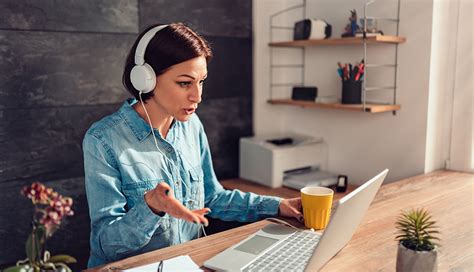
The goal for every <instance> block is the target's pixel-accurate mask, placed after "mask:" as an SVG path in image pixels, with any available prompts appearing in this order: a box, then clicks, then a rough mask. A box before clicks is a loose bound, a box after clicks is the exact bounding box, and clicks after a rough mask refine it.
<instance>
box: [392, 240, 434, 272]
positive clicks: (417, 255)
mask: <svg viewBox="0 0 474 272" xmlns="http://www.w3.org/2000/svg"><path fill="white" fill-rule="evenodd" d="M412 271H413V272H414V271H416V272H436V271H438V249H437V248H435V249H434V250H432V251H416V250H412V249H408V248H406V247H405V246H404V245H402V244H401V243H399V244H398V252H397V272H412Z"/></svg>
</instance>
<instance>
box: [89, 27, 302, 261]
mask: <svg viewBox="0 0 474 272" xmlns="http://www.w3.org/2000/svg"><path fill="white" fill-rule="evenodd" d="M211 58H212V52H211V49H210V48H209V46H208V44H207V42H206V41H205V40H204V39H203V38H202V37H200V36H199V35H197V34H196V33H195V32H193V31H192V30H191V29H189V28H188V27H186V26H184V25H183V24H170V25H164V26H156V25H155V26H151V27H149V28H148V29H146V30H145V31H144V32H143V33H142V34H140V35H139V37H138V39H137V41H136V42H135V44H134V45H133V47H132V49H131V50H130V52H129V54H128V57H127V60H126V64H125V70H124V73H123V83H124V86H125V88H126V89H127V90H128V91H129V92H130V94H131V95H132V96H133V97H134V98H131V99H128V100H126V101H125V102H124V103H123V105H122V107H121V108H120V109H119V110H118V111H117V112H115V113H113V114H112V115H110V116H107V117H105V118H103V119H102V120H100V121H98V122H96V123H94V124H93V125H92V127H91V128H90V129H89V130H88V131H87V133H86V135H85V137H84V142H83V150H84V168H85V181H86V192H87V200H88V203H89V211H90V217H91V238H90V243H91V256H90V259H89V264H88V266H89V267H94V266H98V265H101V264H104V263H108V262H111V261H115V260H119V259H122V258H125V257H128V256H132V255H137V254H140V253H144V252H147V251H151V250H155V249H159V248H163V247H167V246H170V245H175V244H179V243H183V242H186V241H189V240H192V239H195V238H197V237H198V235H199V233H200V231H201V228H202V225H206V226H207V224H208V220H207V219H206V218H205V215H207V216H210V217H213V218H219V219H222V220H227V221H231V220H238V221H242V222H243V221H256V220H259V219H262V218H265V217H269V216H276V215H278V214H279V215H281V216H288V217H295V218H297V219H301V213H300V212H299V210H300V207H301V200H300V199H299V198H295V199H280V198H277V197H270V196H259V195H256V194H252V193H243V192H240V191H238V190H234V191H229V190H224V189H223V187H222V186H221V185H220V184H219V182H218V181H217V178H216V176H215V174H214V169H213V166H212V160H211V153H210V150H209V145H208V142H207V137H206V134H205V132H204V129H203V127H202V124H201V122H200V121H199V118H198V117H197V115H196V114H195V113H194V111H195V110H196V108H197V107H198V104H199V103H200V102H201V94H202V88H203V87H202V86H203V82H204V80H205V79H206V78H207V64H208V62H209V61H210V60H211ZM152 128H153V129H152Z"/></svg>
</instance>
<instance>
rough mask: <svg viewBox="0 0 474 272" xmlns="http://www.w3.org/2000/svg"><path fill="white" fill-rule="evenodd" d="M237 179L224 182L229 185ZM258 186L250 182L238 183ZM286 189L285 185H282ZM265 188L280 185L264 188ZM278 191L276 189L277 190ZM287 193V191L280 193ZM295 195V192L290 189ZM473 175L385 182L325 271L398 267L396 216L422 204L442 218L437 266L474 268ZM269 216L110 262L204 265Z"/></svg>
mask: <svg viewBox="0 0 474 272" xmlns="http://www.w3.org/2000/svg"><path fill="white" fill-rule="evenodd" d="M235 182H236V180H233V181H227V182H223V183H224V184H225V186H229V187H230V186H231V185H229V184H234V183H235ZM240 188H241V189H243V190H246V189H248V190H254V189H252V187H248V188H245V187H244V186H243V187H240ZM283 189H284V190H286V189H285V188H283ZM266 190H269V191H268V192H267V193H268V194H272V193H275V192H278V189H266ZM274 190H277V191H274ZM282 193H283V194H284V192H282ZM286 193H289V194H290V195H284V196H285V197H292V196H294V195H293V193H291V192H286ZM473 195H474V175H473V174H468V173H461V172H451V171H437V172H433V173H429V174H426V175H420V176H416V177H412V178H408V179H404V180H402V181H399V182H394V183H390V184H386V185H383V186H382V188H381V189H380V190H379V192H378V193H377V196H376V197H375V200H374V202H373V203H372V205H371V206H370V207H369V210H368V211H367V213H366V215H365V216H364V219H363V220H362V223H361V225H360V226H359V228H358V230H357V231H356V233H355V234H354V236H353V237H352V239H351V241H350V242H349V244H348V245H347V246H346V247H345V248H344V249H342V250H341V251H340V252H339V253H338V254H337V255H336V256H335V257H334V258H333V259H332V260H331V261H329V263H327V264H326V266H325V267H323V269H322V271H394V270H395V262H396V254H397V243H396V241H395V240H394V237H395V235H394V233H395V227H394V225H395V220H396V218H397V216H398V214H399V213H400V211H401V210H406V209H411V208H420V207H424V208H427V209H429V210H430V211H431V213H432V215H433V218H434V219H436V220H437V221H438V224H439V226H440V231H441V235H440V237H441V243H442V247H441V250H440V255H439V260H438V270H439V271H448V270H449V271H472V267H474V254H473V249H474V226H473V224H474V220H473V219H474V218H473V205H474V203H473ZM267 224H271V222H269V221H266V220H264V221H259V222H256V223H252V224H249V225H246V226H243V227H239V228H235V229H231V230H228V231H224V232H221V233H217V234H214V235H210V236H208V237H204V238H201V239H197V240H194V241H191V242H188V243H185V244H181V245H176V246H172V247H168V248H165V249H160V250H156V251H152V252H149V253H146V254H142V255H138V256H135V257H131V258H128V259H124V260H121V261H118V262H114V263H111V264H108V265H106V266H104V267H102V269H95V270H93V269H92V270H90V271H106V269H104V268H107V267H118V268H122V269H124V268H130V267H135V266H140V265H144V264H149V263H153V262H156V261H159V260H162V259H168V258H172V257H176V256H180V255H190V256H191V258H192V259H193V260H194V261H195V262H196V263H197V264H198V265H200V266H202V265H203V263H204V261H206V260H208V259H209V258H211V257H213V256H215V255H216V254H218V253H219V252H221V251H223V250H224V249H226V248H228V247H229V246H231V245H233V244H236V243H238V242H239V241H241V240H243V239H245V238H246V237H248V236H249V235H250V234H252V233H254V232H256V231H257V230H258V229H260V228H262V227H263V226H265V225H267Z"/></svg>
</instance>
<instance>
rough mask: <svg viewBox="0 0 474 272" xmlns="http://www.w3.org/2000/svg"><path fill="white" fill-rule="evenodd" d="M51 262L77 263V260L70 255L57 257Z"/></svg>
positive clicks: (51, 259)
mask: <svg viewBox="0 0 474 272" xmlns="http://www.w3.org/2000/svg"><path fill="white" fill-rule="evenodd" d="M49 261H50V262H52V263H67V264H68V263H77V260H76V259H75V258H74V257H72V256H69V255H55V256H53V257H51V258H50V259H49Z"/></svg>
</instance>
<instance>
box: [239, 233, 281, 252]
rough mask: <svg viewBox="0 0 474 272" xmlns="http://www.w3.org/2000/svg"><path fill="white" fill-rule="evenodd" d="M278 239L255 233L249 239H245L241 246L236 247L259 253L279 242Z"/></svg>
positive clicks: (240, 249) (244, 250)
mask: <svg viewBox="0 0 474 272" xmlns="http://www.w3.org/2000/svg"><path fill="white" fill-rule="evenodd" d="M278 241H279V240H277V239H272V238H268V237H264V236H260V235H255V236H254V237H252V238H250V239H249V240H247V241H245V242H244V243H242V244H240V245H239V246H237V247H235V248H234V249H235V250H239V251H243V252H247V253H250V254H255V255H258V254H260V252H262V251H264V250H265V249H267V248H268V247H270V246H271V245H273V244H274V243H276V242H278Z"/></svg>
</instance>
